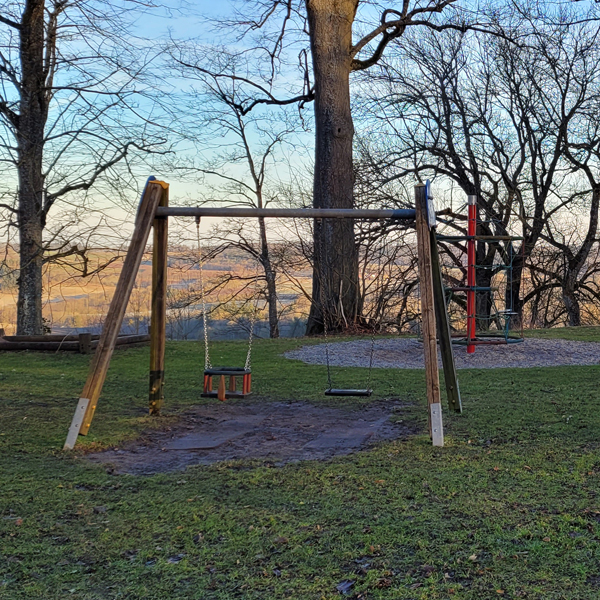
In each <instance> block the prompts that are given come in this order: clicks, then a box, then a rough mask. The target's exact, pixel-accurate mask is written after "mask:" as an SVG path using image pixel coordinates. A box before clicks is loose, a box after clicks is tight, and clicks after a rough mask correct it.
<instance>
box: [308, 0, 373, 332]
mask: <svg viewBox="0 0 600 600" xmlns="http://www.w3.org/2000/svg"><path fill="white" fill-rule="evenodd" d="M357 5H358V1H357V0H306V10H307V14H308V23H309V30H310V48H311V54H312V62H313V72H314V79H315V102H314V110H315V128H316V132H315V174H314V187H313V206H314V207H315V208H352V207H353V186H354V173H353V165H352V140H353V136H354V125H353V123H352V114H351V111H350V70H351V63H352V61H351V56H350V51H351V48H352V23H353V21H354V17H355V14H356V8H357ZM313 261H314V267H313V288H312V294H313V295H312V298H313V301H312V304H311V309H310V314H309V318H308V323H307V328H306V333H307V334H308V335H313V334H318V333H322V332H323V325H324V314H326V316H327V327H328V328H330V329H332V330H338V331H339V330H342V329H344V328H346V327H348V326H349V325H350V324H351V323H354V322H355V321H356V320H357V318H358V317H359V316H360V313H361V310H362V303H361V299H360V288H359V277H358V247H357V245H356V242H355V238H354V221H353V220H351V219H337V220H322V221H320V222H316V223H315V228H314V259H313Z"/></svg>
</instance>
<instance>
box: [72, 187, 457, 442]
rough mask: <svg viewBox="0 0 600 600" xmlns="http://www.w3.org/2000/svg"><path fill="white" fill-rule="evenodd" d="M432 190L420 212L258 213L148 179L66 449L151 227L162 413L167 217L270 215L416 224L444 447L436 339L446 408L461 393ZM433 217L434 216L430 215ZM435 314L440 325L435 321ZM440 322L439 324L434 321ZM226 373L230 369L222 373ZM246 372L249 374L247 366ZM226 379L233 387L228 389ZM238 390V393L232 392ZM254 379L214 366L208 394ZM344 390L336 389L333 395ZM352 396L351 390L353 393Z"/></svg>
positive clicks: (82, 427) (154, 385) (153, 327)
mask: <svg viewBox="0 0 600 600" xmlns="http://www.w3.org/2000/svg"><path fill="white" fill-rule="evenodd" d="M430 200H431V197H430V194H429V187H428V186H425V185H417V186H415V209H414V210H413V209H397V210H389V209H319V208H305V209H266V208H263V209H255V208H227V207H225V208H221V207H216V208H215V207H196V208H192V207H169V184H168V183H165V182H164V181H157V180H156V179H155V178H154V177H150V178H149V179H148V181H147V183H146V186H145V188H144V191H143V193H142V197H141V200H140V204H139V207H138V211H137V215H136V219H135V226H134V231H133V235H132V238H131V243H130V245H129V248H128V250H127V254H126V256H125V261H124V263H123V268H122V270H121V274H120V276H119V280H118V282H117V287H116V289H115V293H114V296H113V298H112V301H111V303H110V307H109V309H108V313H107V315H106V320H105V322H104V327H103V329H102V334H101V336H100V339H99V341H98V346H97V348H96V353H95V354H94V356H93V358H92V361H91V364H90V370H89V373H88V377H87V380H86V382H85V385H84V388H83V391H82V393H81V397H80V398H79V401H78V403H77V408H76V409H75V414H74V415H73V419H72V422H71V426H70V428H69V432H68V434H67V439H66V441H65V445H64V449H65V450H71V449H73V448H74V446H75V444H76V442H77V437H78V436H79V435H87V433H88V431H89V428H90V425H91V422H92V419H93V417H94V412H95V411H96V407H97V405H98V400H99V398H100V394H101V392H102V387H103V385H104V381H105V379H106V374H107V372H108V368H109V365H110V360H111V358H112V354H113V351H114V349H115V346H116V342H117V336H118V334H119V330H120V328H121V325H122V322H123V318H124V316H125V311H126V308H127V304H128V302H129V297H130V295H131V291H132V289H133V286H134V283H135V278H136V275H137V272H138V270H139V267H140V264H141V262H142V258H143V255H144V251H145V249H146V244H147V242H148V238H149V236H150V231H151V230H153V231H154V233H153V249H152V303H151V320H150V372H149V380H150V386H149V412H150V414H154V415H156V414H159V413H160V409H161V407H162V405H163V402H164V379H165V344H166V322H167V318H166V315H167V242H168V217H171V216H184V217H203V216H204V217H247V218H252V217H254V218H255V217H273V218H304V219H307V218H308V219H348V218H350V219H373V220H376V219H391V220H404V221H413V220H414V221H415V222H416V233H417V250H418V264H419V280H420V288H421V313H422V317H423V345H424V350H425V375H426V387H427V401H428V405H429V414H428V418H429V430H430V435H431V438H432V442H433V445H434V446H443V444H444V436H443V426H442V415H441V404H440V381H439V371H438V356H437V335H436V327H437V329H438V332H439V340H440V347H441V350H442V360H443V366H444V379H445V382H446V390H447V396H448V403H449V406H450V408H451V409H452V410H455V411H458V412H460V411H461V410H462V408H461V402H460V392H459V389H458V381H457V378H456V369H455V366H454V357H453V354H452V344H451V339H450V328H449V325H448V315H447V313H446V305H445V300H444V291H443V286H442V280H441V270H440V266H439V258H438V256H437V244H436V241H435V239H436V238H435V211H434V210H433V208H432V204H431V202H430ZM428 215H429V216H428ZM436 314H437V316H438V321H437V322H436ZM436 323H437V324H436ZM221 371H222V372H221ZM225 371H227V372H225ZM243 371H245V369H243ZM213 375H214V376H217V377H219V389H218V390H217V391H216V392H215V391H214V390H213V389H212V377H213ZM240 375H241V376H242V389H241V390H237V389H236V377H238V376H240ZM226 377H229V390H227V389H226V384H225V381H226ZM232 386H233V389H231V388H232ZM250 387H251V374H250V373H246V372H244V373H241V372H239V371H238V370H237V369H236V370H235V372H233V371H232V370H231V369H220V370H219V369H215V373H214V374H211V373H208V374H206V373H205V376H204V388H203V394H202V395H203V396H208V397H215V396H216V397H217V398H219V399H220V400H223V399H225V397H226V395H229V394H231V393H233V394H238V395H241V396H242V397H243V396H244V395H247V394H248V393H250ZM336 391H339V390H336ZM351 391H352V390H351Z"/></svg>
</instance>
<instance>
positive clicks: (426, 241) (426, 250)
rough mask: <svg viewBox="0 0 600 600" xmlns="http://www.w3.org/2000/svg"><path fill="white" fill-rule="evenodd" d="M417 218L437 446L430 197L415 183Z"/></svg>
mask: <svg viewBox="0 0 600 600" xmlns="http://www.w3.org/2000/svg"><path fill="white" fill-rule="evenodd" d="M415 209H416V214H415V221H416V231H417V257H418V264H419V288H420V290H421V319H422V322H423V326H422V329H423V350H424V355H425V381H426V387H427V404H428V408H429V415H428V417H429V434H430V436H431V439H432V442H433V445H434V446H443V445H444V429H443V423H442V405H441V402H440V374H439V368H438V354H437V338H436V321H435V303H434V295H433V275H432V267H431V237H430V235H429V225H428V220H427V212H428V199H427V192H426V187H425V186H424V185H422V184H421V185H416V186H415Z"/></svg>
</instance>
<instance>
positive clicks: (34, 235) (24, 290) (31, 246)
mask: <svg viewBox="0 0 600 600" xmlns="http://www.w3.org/2000/svg"><path fill="white" fill-rule="evenodd" d="M20 36H21V38H20V59H21V70H22V76H21V98H20V105H19V121H18V127H17V152H18V157H19V165H18V173H19V193H18V205H19V214H18V220H19V244H20V248H19V261H20V263H19V280H18V283H19V296H18V301H17V334H18V335H40V334H42V333H43V326H42V264H43V256H42V253H43V246H42V232H43V230H44V225H45V216H44V210H43V208H44V207H43V199H44V198H43V194H44V175H43V161H42V157H43V149H44V129H45V126H46V119H47V114H48V108H47V107H48V99H47V92H46V88H45V73H44V0H27V2H26V5H25V9H24V11H23V17H22V21H21V30H20Z"/></svg>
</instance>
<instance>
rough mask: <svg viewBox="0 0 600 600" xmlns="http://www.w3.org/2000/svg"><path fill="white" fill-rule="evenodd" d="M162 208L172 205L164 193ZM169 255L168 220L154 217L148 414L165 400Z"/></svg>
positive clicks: (166, 192)
mask: <svg viewBox="0 0 600 600" xmlns="http://www.w3.org/2000/svg"><path fill="white" fill-rule="evenodd" d="M159 206H169V190H168V188H167V189H166V190H165V193H164V194H163V196H162V199H161V201H160V204H159ZM167 252H168V218H167V217H155V218H154V244H153V246H152V307H151V313H150V391H149V411H150V414H151V415H157V414H159V413H160V409H161V407H162V405H163V401H164V399H165V391H164V390H165V344H166V339H167Z"/></svg>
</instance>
